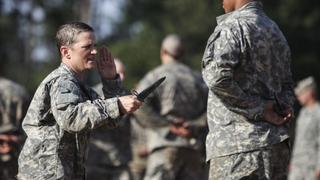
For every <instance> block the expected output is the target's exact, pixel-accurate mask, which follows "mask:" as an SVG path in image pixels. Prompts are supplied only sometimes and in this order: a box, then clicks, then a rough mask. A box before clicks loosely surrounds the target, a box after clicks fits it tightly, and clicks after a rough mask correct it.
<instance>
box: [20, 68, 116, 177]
mask: <svg viewBox="0 0 320 180" xmlns="http://www.w3.org/2000/svg"><path fill="white" fill-rule="evenodd" d="M104 83H106V84H107V83H108V85H106V87H108V88H109V89H106V92H108V94H109V97H112V96H115V95H116V94H119V92H120V91H121V89H120V88H119V87H120V79H119V78H118V79H117V80H112V81H109V82H104ZM118 117H119V109H118V103H117V98H110V99H101V98H99V97H98V95H97V93H96V92H95V91H93V90H92V89H90V88H89V87H88V86H86V85H84V84H82V83H81V82H80V81H79V80H77V78H76V77H75V75H74V74H73V72H72V71H71V70H70V69H69V68H68V67H67V66H66V65H64V64H63V63H62V64H61V66H60V67H59V68H57V69H56V70H54V71H53V72H52V73H51V74H49V75H48V76H47V77H46V78H45V79H44V80H43V81H42V83H41V84H40V85H39V87H38V89H37V90H36V92H35V94H34V97H33V99H32V102H31V104H30V106H29V109H28V111H27V114H26V117H25V118H24V120H23V123H22V127H23V130H24V131H25V132H26V134H27V139H26V142H25V144H24V147H23V149H22V151H21V153H20V156H19V161H18V163H19V172H18V179H84V178H85V166H84V162H85V159H86V150H87V143H88V138H89V132H90V130H92V129H94V128H97V127H98V126H101V125H107V126H111V127H114V126H115V125H116V124H117V122H118Z"/></svg>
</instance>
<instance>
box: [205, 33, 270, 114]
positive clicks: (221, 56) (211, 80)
mask: <svg viewBox="0 0 320 180" xmlns="http://www.w3.org/2000/svg"><path fill="white" fill-rule="evenodd" d="M239 58H240V42H239V40H238V39H237V37H236V36H235V35H234V34H233V32H232V31H231V30H230V29H228V28H224V29H223V30H221V31H219V32H214V34H213V35H212V36H211V37H210V38H209V40H208V44H207V47H206V50H205V52H204V56H203V60H202V66H203V67H202V68H203V70H202V73H203V78H204V80H205V82H206V84H207V86H208V88H209V90H211V91H212V92H213V93H214V94H215V95H216V96H217V97H218V98H219V99H220V101H221V102H222V103H223V104H225V106H226V107H227V108H228V109H230V110H231V111H233V112H236V113H238V114H242V115H243V116H245V117H247V118H248V119H254V117H255V115H256V114H261V113H262V111H263V107H264V102H263V100H262V99H261V98H260V97H258V96H250V95H248V94H246V93H245V92H244V91H243V90H242V89H241V88H240V87H239V85H238V84H237V82H236V81H235V80H234V72H235V69H236V67H237V66H239V65H240V63H241V62H239V61H240V59H239Z"/></svg>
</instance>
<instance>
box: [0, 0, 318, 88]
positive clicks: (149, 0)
mask: <svg viewBox="0 0 320 180" xmlns="http://www.w3.org/2000/svg"><path fill="white" fill-rule="evenodd" d="M48 2H49V1H44V0H35V1H33V3H34V5H35V6H39V7H41V8H43V9H44V10H45V13H46V19H45V21H44V22H42V23H43V27H44V34H43V35H42V37H41V39H43V41H44V42H46V43H48V44H50V45H49V46H50V47H52V46H54V35H55V32H56V30H57V28H58V26H59V25H61V24H63V23H65V22H69V21H73V20H79V19H81V17H79V16H80V15H81V13H82V12H83V9H82V8H83V7H84V6H81V3H84V4H86V3H88V0H81V1H75V0H66V1H63V3H62V4H58V5H56V6H52V3H53V2H54V1H52V3H48ZM50 2H51V1H50ZM91 2H93V1H91ZM0 7H1V4H0ZM78 7H82V8H81V10H79V9H77V8H78ZM264 7H265V10H266V12H267V14H268V15H269V16H270V17H271V18H272V19H274V21H275V22H277V24H278V25H279V27H280V28H281V29H282V30H283V32H284V35H285V36H286V37H287V39H288V42H289V44H290V47H291V49H292V62H293V64H292V71H293V75H294V79H295V80H298V79H301V78H304V77H306V76H308V75H314V76H315V77H316V79H318V80H319V79H320V74H319V73H318V71H319V69H320V63H319V57H320V51H319V50H318V42H320V35H319V33H318V32H320V1H317V0H309V1H308V3H305V2H304V1H300V0H282V1H279V0H264ZM122 12H123V14H124V16H123V17H124V18H123V19H122V21H121V22H120V23H118V24H116V25H115V27H114V30H115V31H114V32H113V34H111V35H110V36H109V37H107V38H106V39H105V40H103V41H101V42H99V43H100V44H107V45H108V47H109V48H110V50H111V52H112V53H113V55H114V56H116V57H119V58H120V59H122V60H123V61H124V63H125V64H126V68H127V79H126V85H127V87H129V88H132V87H134V85H135V84H136V83H137V82H138V81H139V80H140V78H142V77H143V76H144V74H145V73H146V72H148V71H149V70H150V69H152V68H154V67H156V66H157V65H159V64H160V58H159V51H160V45H161V41H162V39H163V38H164V37H165V36H166V35H167V34H169V33H176V34H179V35H180V36H181V37H182V38H183V40H184V42H185V49H186V55H185V59H184V61H185V63H186V64H188V65H190V66H192V67H193V68H195V69H198V70H200V68H201V58H202V54H203V51H204V48H205V46H206V42H207V39H208V37H209V36H210V34H211V33H212V32H213V30H214V28H215V26H216V17H217V16H219V15H221V14H223V10H222V1H220V0H219V1H215V0H198V1H195V0H161V1H159V0H127V3H126V6H125V7H124V8H123V10H122ZM23 22H27V23H28V25H30V27H32V26H34V25H38V24H37V22H34V21H33V20H32V18H31V16H30V14H27V15H23V14H21V13H20V12H19V10H18V9H14V10H13V11H12V12H10V13H9V14H4V13H2V12H1V15H0V31H1V34H0V55H1V56H0V57H1V58H2V60H1V61H0V67H1V68H0V71H2V72H0V73H2V74H4V75H5V76H7V77H8V78H10V79H13V80H16V81H18V82H20V83H22V84H23V85H25V86H27V87H28V89H29V90H30V91H31V92H32V91H34V90H35V88H36V87H37V85H38V83H39V82H40V81H41V80H42V79H43V77H44V76H46V75H47V74H48V73H49V72H50V71H51V70H52V69H53V68H55V67H56V66H57V65H58V64H59V63H60V62H59V57H58V56H54V57H50V61H49V62H47V63H36V62H34V61H32V60H31V59H30V52H29V51H30V48H31V47H29V46H28V44H29V45H32V44H33V43H34V41H35V40H34V39H32V38H30V37H31V35H29V34H25V33H21V32H24V31H21V30H22V29H23V28H27V26H25V24H24V23H23ZM23 36H25V37H27V38H26V39H27V40H26V39H23V38H22V37H23ZM54 53H56V52H54ZM17 72H18V73H17ZM96 79H97V78H96ZM90 81H91V82H94V83H95V82H96V80H93V79H91V80H90Z"/></svg>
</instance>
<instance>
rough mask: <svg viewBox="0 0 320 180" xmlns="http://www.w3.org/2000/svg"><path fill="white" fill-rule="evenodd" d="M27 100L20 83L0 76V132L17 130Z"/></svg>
mask: <svg viewBox="0 0 320 180" xmlns="http://www.w3.org/2000/svg"><path fill="white" fill-rule="evenodd" d="M27 100H28V94H27V92H26V90H25V89H24V88H23V87H22V86H21V85H19V84H17V83H15V82H13V81H10V80H8V79H5V78H1V77H0V134H2V133H10V132H17V131H19V129H20V126H21V120H22V118H23V116H24V114H25V111H26V109H27V108H26V103H27Z"/></svg>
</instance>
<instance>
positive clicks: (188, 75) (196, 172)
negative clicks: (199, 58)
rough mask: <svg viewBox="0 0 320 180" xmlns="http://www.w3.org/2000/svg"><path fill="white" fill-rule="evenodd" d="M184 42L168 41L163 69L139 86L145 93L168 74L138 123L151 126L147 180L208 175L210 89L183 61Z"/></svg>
mask: <svg viewBox="0 0 320 180" xmlns="http://www.w3.org/2000/svg"><path fill="white" fill-rule="evenodd" d="M182 55H183V47H182V42H181V39H180V38H179V36H177V35H168V36H167V37H166V38H165V39H164V40H163V42H162V46H161V51H160V57H161V61H162V65H160V66H159V67H157V68H155V69H154V70H152V71H150V72H149V73H148V74H147V75H146V76H145V77H144V78H143V79H142V80H141V81H140V83H139V85H138V87H137V91H138V92H140V91H141V90H143V89H144V88H146V87H148V86H149V85H151V84H152V83H153V82H155V81H156V80H158V79H159V78H161V77H162V76H166V80H165V81H164V83H163V84H162V85H160V86H159V88H157V89H156V91H155V92H154V93H153V94H151V95H150V96H149V98H147V99H146V101H145V105H144V106H142V109H141V110H140V111H137V112H136V113H135V114H136V115H137V119H138V121H140V122H141V124H142V125H144V126H146V127H148V131H147V139H148V150H149V151H150V154H149V156H148V163H147V171H146V176H145V178H144V179H145V180H179V179H183V180H189V179H190V180H200V179H202V176H203V164H202V163H203V162H201V157H202V155H201V150H200V148H201V147H202V145H203V143H204V142H203V139H198V138H197V137H198V134H199V132H201V131H202V130H203V129H206V118H205V112H206V101H207V88H206V86H205V84H204V82H203V80H202V78H201V75H200V73H196V72H194V71H192V70H191V69H190V68H189V67H187V66H186V65H184V64H182V63H181V59H182Z"/></svg>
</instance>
